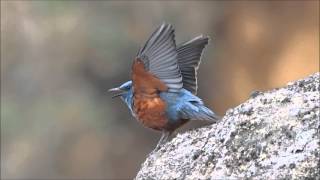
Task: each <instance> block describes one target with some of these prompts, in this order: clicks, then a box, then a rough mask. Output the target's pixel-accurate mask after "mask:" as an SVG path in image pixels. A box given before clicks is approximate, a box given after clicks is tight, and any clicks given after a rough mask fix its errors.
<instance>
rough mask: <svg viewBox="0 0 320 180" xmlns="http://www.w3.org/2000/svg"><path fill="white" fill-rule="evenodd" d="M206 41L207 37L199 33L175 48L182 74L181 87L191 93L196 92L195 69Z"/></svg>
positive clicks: (207, 40)
mask: <svg viewBox="0 0 320 180" xmlns="http://www.w3.org/2000/svg"><path fill="white" fill-rule="evenodd" d="M208 42H209V38H208V37H204V36H202V35H201V36H198V37H196V38H194V39H192V40H190V41H187V42H185V43H183V44H181V45H179V46H178V48H177V53H178V56H177V58H178V64H179V68H180V70H181V74H182V82H183V88H185V89H187V90H188V91H190V92H192V93H193V94H197V70H198V67H199V64H200V60H201V54H202V51H203V49H204V47H205V46H206V45H207V44H208Z"/></svg>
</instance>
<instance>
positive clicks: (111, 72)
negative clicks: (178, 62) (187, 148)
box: [1, 1, 319, 179]
mask: <svg viewBox="0 0 320 180" xmlns="http://www.w3.org/2000/svg"><path fill="white" fill-rule="evenodd" d="M163 21H166V22H170V23H172V24H173V25H174V26H175V28H176V41H177V42H182V41H185V40H189V39H190V38H193V37H195V36H197V35H199V34H205V35H209V36H210V37H211V38H212V40H211V44H210V45H209V46H207V49H206V50H205V54H204V57H203V61H202V64H201V66H200V69H199V96H200V97H201V98H203V99H204V101H205V103H206V104H207V105H208V106H209V107H210V108H211V109H213V110H214V111H215V112H217V113H218V114H220V115H223V114H224V112H225V111H226V110H227V109H228V108H231V107H234V106H237V105H238V104H239V103H241V102H243V101H245V100H246V99H247V98H248V96H249V94H250V93H251V92H252V91H253V90H268V89H271V88H275V87H281V86H284V85H285V84H286V83H287V82H288V81H291V80H295V79H298V78H302V77H304V76H307V75H309V74H311V73H314V72H317V71H318V67H319V1H279V2H276V1H271V2H267V1H254V2H248V1H243V2H242V1H227V2H220V1H202V2H192V1H180V2H178V1H177V2H169V1H164V2H160V1H152V2H148V1H136V2H129V1H128V2H126V1H120V2H116V1H1V130H2V131H1V175H2V178H20V179H21V178H22V179H27V178H28V179H33V178H40V179H46V178H51V179H59V178H61V179H66V178H82V179H89V178H90V179H94V178H95V179H97V178H100V179H115V178H132V177H134V175H135V174H136V172H137V170H138V169H139V166H140V164H141V163H142V162H143V161H144V159H145V157H146V155H147V154H148V153H150V151H151V150H152V149H153V148H154V147H155V144H156V142H157V141H158V139H159V134H158V133H156V132H154V131H151V130H148V129H144V128H143V127H142V126H141V125H140V124H138V123H137V122H136V121H135V120H134V119H133V118H132V117H131V115H130V113H129V111H128V110H127V108H126V106H125V105H124V104H123V103H122V102H121V101H120V99H116V100H114V99H111V95H110V94H109V93H108V92H107V89H109V88H111V87H114V86H118V85H120V84H121V83H122V82H124V81H126V80H128V78H129V72H130V66H131V62H132V60H133V58H134V56H135V55H136V53H137V51H138V49H139V47H140V46H142V45H143V43H144V42H145V40H147V38H148V37H149V35H150V34H151V33H152V31H153V30H154V29H155V28H156V27H157V26H158V25H160V24H161V23H162V22H163Z"/></svg>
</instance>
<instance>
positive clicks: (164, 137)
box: [154, 130, 172, 151]
mask: <svg viewBox="0 0 320 180" xmlns="http://www.w3.org/2000/svg"><path fill="white" fill-rule="evenodd" d="M171 134H172V132H171V131H165V130H163V131H162V135H161V138H160V140H159V141H158V144H157V146H156V148H155V149H154V150H155V151H157V150H159V149H160V147H161V145H162V144H163V143H165V142H167V141H168V138H169V136H170V135H171Z"/></svg>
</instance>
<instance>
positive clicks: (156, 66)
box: [132, 23, 183, 92]
mask: <svg viewBox="0 0 320 180" xmlns="http://www.w3.org/2000/svg"><path fill="white" fill-rule="evenodd" d="M174 37H175V35H174V29H173V27H172V25H170V24H165V23H164V24H162V25H161V26H160V27H159V28H158V29H156V31H155V32H154V33H153V34H152V35H151V37H150V38H149V40H148V41H147V42H146V44H145V45H144V47H143V48H141V49H140V51H139V52H138V55H137V58H136V59H135V61H134V63H133V69H132V80H133V84H135V83H137V81H142V80H143V79H144V83H145V84H144V85H143V83H141V85H142V86H153V88H154V89H157V90H159V91H164V90H165V91H166V90H167V91H169V92H178V91H179V90H180V89H181V88H182V86H183V84H182V76H181V73H180V70H179V66H178V62H177V51H176V44H175V39H174ZM143 71H144V72H143ZM142 72H143V73H142ZM146 76H150V77H146ZM139 78H140V80H138V79H139ZM151 79H152V81H151V82H148V81H146V80H151ZM135 86H136V88H139V87H138V86H137V85H135ZM149 88H150V87H149Z"/></svg>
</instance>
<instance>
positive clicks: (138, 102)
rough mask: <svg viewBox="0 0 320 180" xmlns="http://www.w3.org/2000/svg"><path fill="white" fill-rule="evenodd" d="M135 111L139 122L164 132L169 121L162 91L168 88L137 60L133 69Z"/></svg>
mask: <svg viewBox="0 0 320 180" xmlns="http://www.w3.org/2000/svg"><path fill="white" fill-rule="evenodd" d="M132 82H133V110H134V112H135V114H136V115H137V118H138V120H139V121H140V122H141V123H142V124H143V125H144V126H146V127H149V128H152V129H155V130H162V129H163V128H165V126H166V124H167V122H168V119H167V118H166V116H165V110H166V103H165V102H164V101H163V100H162V99H161V98H160V96H159V93H160V92H161V91H167V90H168V87H167V86H166V85H165V84H164V83H163V82H162V81H161V80H159V79H158V78H157V77H155V76H154V75H153V74H151V73H150V72H148V71H146V70H145V68H144V65H143V62H142V61H141V60H139V59H136V60H135V61H134V63H133V67H132Z"/></svg>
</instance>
